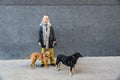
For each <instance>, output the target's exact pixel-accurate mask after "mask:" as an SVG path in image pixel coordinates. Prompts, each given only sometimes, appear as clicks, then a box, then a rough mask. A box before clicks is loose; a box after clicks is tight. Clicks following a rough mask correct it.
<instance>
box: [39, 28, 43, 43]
mask: <svg viewBox="0 0 120 80" xmlns="http://www.w3.org/2000/svg"><path fill="white" fill-rule="evenodd" d="M41 41H42V26H39V34H38V42H41Z"/></svg>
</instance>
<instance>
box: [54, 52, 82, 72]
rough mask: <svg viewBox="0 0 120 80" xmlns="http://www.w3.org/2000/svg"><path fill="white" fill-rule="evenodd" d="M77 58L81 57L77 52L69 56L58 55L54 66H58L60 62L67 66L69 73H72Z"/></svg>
mask: <svg viewBox="0 0 120 80" xmlns="http://www.w3.org/2000/svg"><path fill="white" fill-rule="evenodd" d="M79 57H83V56H82V55H81V54H80V53H79V52H77V53H75V54H73V55H71V56H66V55H63V54H59V55H58V56H57V60H56V65H58V64H59V63H60V62H62V63H63V64H64V65H66V66H69V67H70V71H71V72H72V68H73V67H75V64H76V62H77V60H78V58H79Z"/></svg>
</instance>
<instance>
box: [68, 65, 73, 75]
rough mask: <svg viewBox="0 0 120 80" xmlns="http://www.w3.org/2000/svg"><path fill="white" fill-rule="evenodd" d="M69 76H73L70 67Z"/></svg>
mask: <svg viewBox="0 0 120 80" xmlns="http://www.w3.org/2000/svg"><path fill="white" fill-rule="evenodd" d="M69 75H70V76H73V73H72V66H70V70H69Z"/></svg>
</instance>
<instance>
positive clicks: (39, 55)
mask: <svg viewBox="0 0 120 80" xmlns="http://www.w3.org/2000/svg"><path fill="white" fill-rule="evenodd" d="M50 56H51V53H50V52H49V51H46V52H45V53H40V52H33V53H32V54H31V55H30V56H28V57H26V58H27V59H31V61H32V62H31V68H35V62H36V60H37V59H39V60H40V61H42V62H44V65H45V67H48V60H49V59H50Z"/></svg>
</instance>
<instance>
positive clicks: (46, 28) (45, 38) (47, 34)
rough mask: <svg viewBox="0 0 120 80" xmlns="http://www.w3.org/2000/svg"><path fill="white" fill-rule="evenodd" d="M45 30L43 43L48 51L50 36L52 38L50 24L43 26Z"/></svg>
mask: <svg viewBox="0 0 120 80" xmlns="http://www.w3.org/2000/svg"><path fill="white" fill-rule="evenodd" d="M42 28H43V43H44V45H45V46H46V49H48V47H49V36H50V26H49V25H48V24H44V23H43V24H42Z"/></svg>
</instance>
